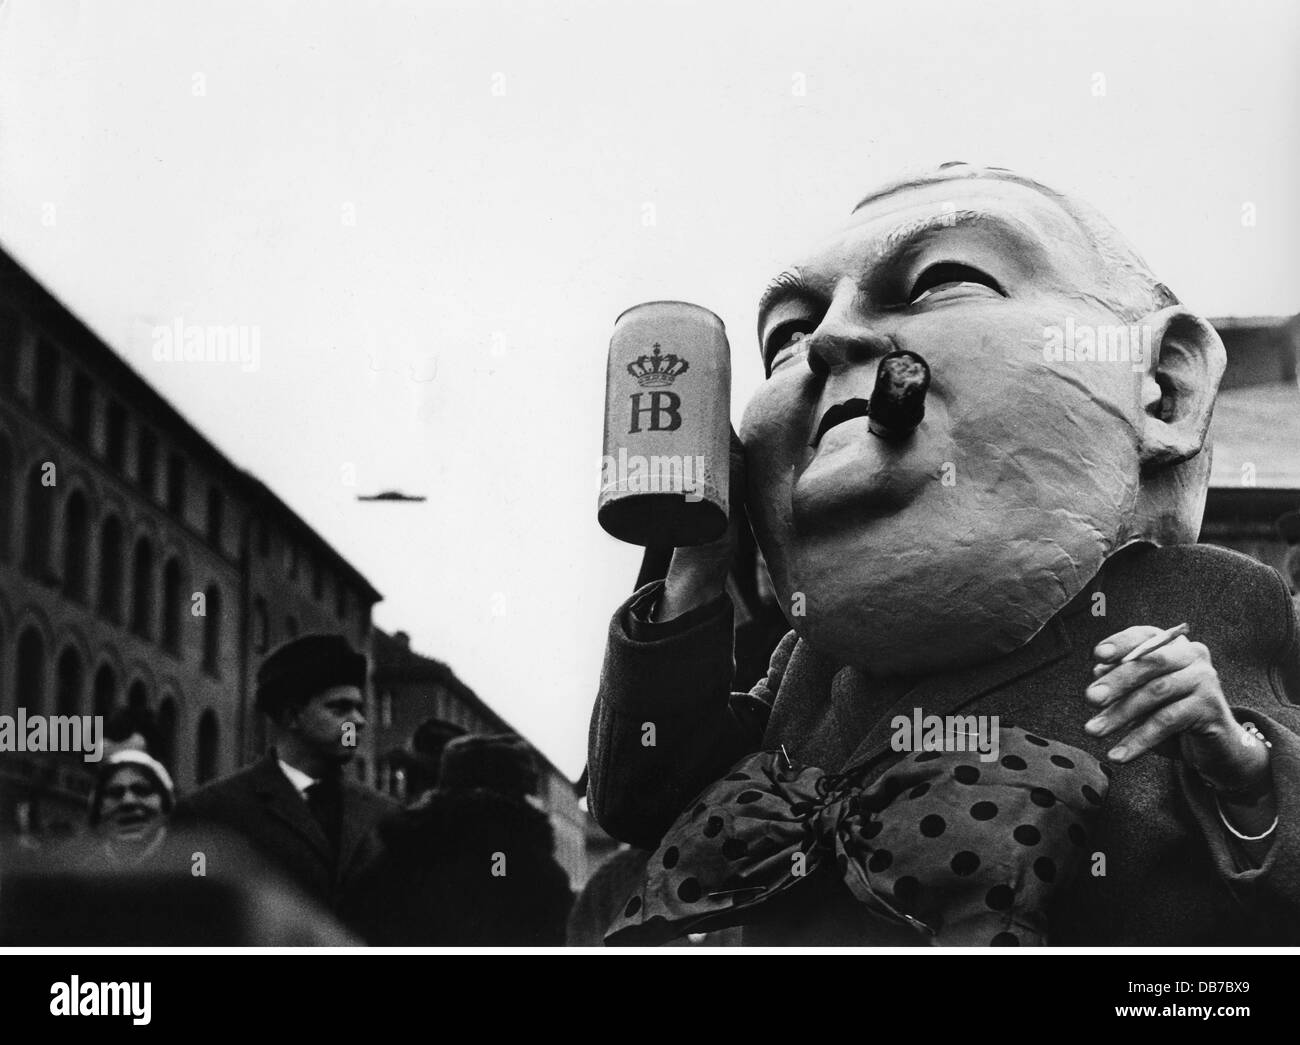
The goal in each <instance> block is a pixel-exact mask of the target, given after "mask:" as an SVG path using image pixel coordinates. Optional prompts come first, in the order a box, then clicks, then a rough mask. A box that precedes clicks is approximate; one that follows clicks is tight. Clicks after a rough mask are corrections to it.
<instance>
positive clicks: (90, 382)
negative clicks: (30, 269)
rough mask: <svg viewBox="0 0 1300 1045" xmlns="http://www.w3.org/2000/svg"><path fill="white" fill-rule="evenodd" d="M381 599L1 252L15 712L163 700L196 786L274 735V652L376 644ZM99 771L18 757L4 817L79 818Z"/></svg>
mask: <svg viewBox="0 0 1300 1045" xmlns="http://www.w3.org/2000/svg"><path fill="white" fill-rule="evenodd" d="M378 599H379V594H378V592H376V591H375V589H374V588H373V587H372V586H371V585H370V584H369V583H368V582H367V581H366V580H365V578H364V577H362V576H361V575H360V574H359V573H358V572H357V570H356V569H354V568H353V567H352V566H351V565H350V564H349V563H348V562H347V561H346V560H345V559H344V558H343V557H342V556H340V555H339V554H338V553H337V552H335V551H334V550H333V549H332V548H331V547H330V546H329V545H328V544H327V543H326V542H325V541H324V540H323V539H322V538H321V537H320V536H319V535H318V534H316V533H315V531H313V530H312V529H311V527H309V526H308V525H307V524H306V523H305V522H304V521H303V520H302V519H301V518H300V517H299V516H297V515H296V514H295V513H294V512H293V511H292V510H291V509H290V508H289V507H288V506H287V505H285V504H284V503H283V502H282V501H281V500H280V499H279V498H278V497H276V496H275V495H274V494H273V493H272V492H271V491H270V490H269V489H267V488H266V487H265V486H264V485H263V484H262V483H260V482H258V481H257V480H256V479H255V478H253V477H252V476H250V475H249V474H247V473H246V472H244V471H242V470H240V469H239V468H238V467H236V466H235V465H234V464H233V463H232V462H231V461H230V460H229V459H228V458H227V457H226V456H225V455H224V454H222V453H221V451H219V450H218V449H217V448H216V447H215V446H213V445H212V444H211V443H210V442H209V441H208V440H207V439H206V438H204V436H203V435H202V434H201V433H199V432H198V431H197V430H196V429H195V428H194V427H193V426H192V425H191V424H189V422H187V421H186V420H185V418H184V417H182V416H181V415H180V414H179V413H178V412H177V411H176V410H175V409H174V408H173V407H172V406H171V405H170V404H169V403H168V402H167V401H166V400H165V399H164V398H163V397H162V396H160V395H159V394H158V393H157V392H156V391H155V390H154V389H153V388H152V387H151V386H150V385H149V384H148V383H147V382H145V381H144V380H143V379H142V378H141V377H140V376H139V375H138V374H137V373H136V372H135V371H134V370H133V369H131V368H130V367H129V366H128V365H127V364H126V363H125V362H123V361H122V359H121V358H119V357H118V356H117V355H116V354H115V353H114V352H113V351H112V350H111V349H109V348H108V346H107V345H105V344H104V343H103V342H102V341H101V340H100V339H99V338H98V337H97V336H96V335H95V334H94V333H93V332H92V331H91V330H90V329H89V328H88V327H86V326H85V325H84V324H82V323H81V322H80V321H79V320H78V319H77V318H76V316H74V315H73V314H72V313H71V312H70V311H69V310H68V309H67V308H65V307H64V306H63V305H62V304H61V303H60V302H59V301H58V300H56V299H55V298H54V297H53V296H52V295H51V294H49V293H48V292H47V291H46V290H45V289H44V288H43V287H42V286H41V285H40V283H39V282H37V281H36V280H35V279H34V278H32V277H31V276H30V275H29V274H28V273H27V272H26V271H25V270H24V269H23V268H22V267H21V266H20V265H19V264H18V263H17V262H16V261H14V260H13V259H12V258H11V257H9V256H8V255H7V254H4V253H3V252H2V251H0V714H3V715H15V714H16V712H17V709H18V708H20V707H22V708H25V709H26V711H27V713H28V714H38V713H43V714H47V715H53V714H60V715H74V714H75V715H92V714H93V715H103V716H108V715H110V714H111V713H112V712H113V711H114V710H115V709H117V708H121V707H126V706H129V707H134V708H147V709H149V710H150V711H152V712H153V713H154V715H155V717H156V721H157V724H158V733H159V748H160V751H159V754H160V755H161V756H162V760H163V761H164V762H165V763H166V764H168V766H169V768H170V769H171V771H172V773H173V776H174V777H175V780H176V783H177V786H178V788H179V789H180V790H182V791H185V790H189V789H192V788H193V787H195V786H196V785H198V784H201V783H203V782H205V781H207V780H210V779H213V778H214V777H218V776H222V775H225V774H227V773H229V772H231V771H233V770H235V769H237V768H239V767H240V766H241V765H244V764H246V763H247V762H249V761H251V760H252V759H253V758H255V757H256V756H257V754H258V753H259V752H261V751H262V750H263V747H264V744H265V730H264V727H263V724H262V722H261V721H260V716H259V715H257V714H256V713H255V712H254V710H253V707H252V698H253V692H254V681H255V676H256V670H257V665H258V662H259V660H260V656H261V654H262V653H263V652H265V651H266V650H267V649H268V648H270V647H272V646H274V645H275V644H277V643H279V642H281V641H283V640H284V639H286V638H288V637H291V636H293V635H295V634H299V633H306V632H309V631H341V632H344V633H345V634H347V635H348V637H349V638H350V639H351V641H352V642H353V643H354V644H356V645H357V646H358V647H359V648H361V649H363V650H367V651H368V649H369V640H370V613H371V607H372V606H373V605H374V603H375V602H376V601H378ZM365 736H366V735H365V734H364V733H363V734H362V737H363V741H362V742H363V744H365V745H366V746H365V747H364V748H363V750H362V751H361V752H359V754H360V756H361V757H360V759H359V762H358V770H359V772H360V773H361V774H362V775H363V777H364V776H366V775H368V774H369V773H370V771H371V769H370V767H371V766H372V765H373V755H372V751H371V750H370V747H371V745H370V744H369V743H368V742H367V741H366V740H365V739H364V738H365ZM90 782H91V777H90V773H89V771H88V768H87V766H86V765H85V763H84V762H83V760H82V758H81V756H80V755H75V754H73V755H66V754H65V755H49V754H32V753H13V752H4V753H0V831H18V832H20V833H31V834H36V835H39V834H42V833H61V832H66V831H69V830H72V829H74V828H75V825H76V824H77V823H79V821H80V819H81V817H82V814H83V812H84V804H85V798H86V796H87V794H88V791H89V788H90Z"/></svg>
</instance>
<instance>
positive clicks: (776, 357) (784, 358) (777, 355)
mask: <svg viewBox="0 0 1300 1045" xmlns="http://www.w3.org/2000/svg"><path fill="white" fill-rule="evenodd" d="M815 329H817V322H816V320H813V319H792V320H790V321H789V322H786V323H782V324H781V325H780V326H778V327H777V328H776V329H775V330H773V331H772V333H771V336H770V337H768V339H767V369H768V372H769V373H770V372H771V371H773V370H775V369H776V368H777V367H778V366H781V365H782V364H784V363H786V362H788V361H789V360H791V359H793V358H795V357H796V356H800V355H803V354H804V352H806V351H807V347H806V346H804V345H802V342H803V341H804V340H805V339H806V338H807V337H808V335H809V334H811V333H812V332H813V331H814V330H815Z"/></svg>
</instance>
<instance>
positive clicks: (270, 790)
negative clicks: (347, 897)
mask: <svg viewBox="0 0 1300 1045" xmlns="http://www.w3.org/2000/svg"><path fill="white" fill-rule="evenodd" d="M252 779H253V790H254V791H255V792H256V793H257V796H258V798H259V799H261V801H262V803H263V805H264V806H265V807H266V811H267V812H268V813H269V814H270V815H271V816H273V817H275V818H276V819H278V820H280V821H282V822H283V823H285V824H287V825H288V826H289V827H291V828H292V829H293V830H294V831H296V832H297V833H298V834H300V835H301V836H302V837H303V838H304V839H305V840H306V841H308V842H309V843H311V845H312V847H313V848H314V849H316V850H317V852H318V853H319V855H320V856H321V857H322V859H325V860H329V859H330V847H329V840H328V839H327V838H326V837H325V832H324V831H322V830H321V826H320V824H318V823H317V822H316V818H315V817H314V816H312V815H311V810H310V809H308V808H307V802H306V801H305V800H304V799H303V797H302V795H300V794H299V793H298V789H297V788H296V787H294V786H293V784H292V783H290V782H289V778H288V777H287V776H285V775H284V771H283V770H282V769H281V768H280V763H279V760H278V758H277V756H276V751H275V748H271V749H270V750H269V751H267V753H266V754H265V755H264V756H263V757H262V760H261V761H260V762H258V763H257V765H255V766H254V767H253V774H252ZM346 820H347V817H346V816H345V817H344V821H345V822H346Z"/></svg>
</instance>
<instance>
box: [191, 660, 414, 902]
mask: <svg viewBox="0 0 1300 1045" xmlns="http://www.w3.org/2000/svg"><path fill="white" fill-rule="evenodd" d="M366 670H367V661H366V657H365V655H364V654H362V653H359V652H357V651H356V650H354V649H353V648H352V647H351V646H350V645H349V644H348V642H347V640H346V639H345V638H344V637H343V636H341V635H326V634H321V635H304V636H302V637H300V638H296V639H293V640H291V641H289V642H287V643H285V644H284V645H282V646H280V647H278V648H277V649H275V650H273V651H272V652H271V653H270V654H268V655H267V657H266V659H265V660H264V661H263V662H262V664H261V666H260V667H259V669H258V674H257V695H256V703H257V707H258V709H259V710H260V711H261V712H262V713H263V714H265V715H266V716H267V718H268V719H269V720H270V722H271V725H272V732H273V735H274V745H273V746H272V747H271V749H270V750H269V751H267V753H266V755H265V756H264V757H263V758H262V759H261V760H260V761H259V762H257V763H256V764H254V765H252V766H250V767H248V768H246V769H243V770H240V771H239V772H237V773H235V774H234V775H232V776H230V777H227V778H225V779H223V780H218V781H215V782H214V783H211V784H208V785H207V786H205V787H202V788H200V789H199V790H198V791H196V792H194V793H193V794H192V795H189V796H188V797H186V798H184V799H182V801H181V802H179V803H178V805H177V808H176V815H175V823H176V825H177V826H178V827H184V828H186V829H190V830H195V829H202V828H203V827H205V826H216V827H219V828H224V829H225V830H226V831H228V832H232V833H234V834H236V835H239V836H242V837H243V838H245V839H246V840H247V841H248V842H249V843H251V845H252V847H253V848H254V850H256V851H257V852H258V853H260V854H261V855H262V856H263V857H264V858H265V859H266V860H267V861H268V862H269V864H270V865H272V866H273V867H276V868H278V869H279V870H280V871H282V872H283V874H284V875H285V876H286V877H287V879H288V880H289V881H290V882H292V883H293V884H294V885H296V886H297V887H298V888H299V889H301V890H302V892H303V893H304V894H305V895H306V896H307V897H309V898H311V899H312V900H314V901H316V902H317V903H319V904H320V905H321V906H322V907H324V909H326V910H327V911H331V912H335V913H337V912H339V911H340V910H341V909H342V908H343V907H344V906H345V905H346V902H347V900H348V897H349V892H350V890H351V889H352V888H353V887H354V885H355V883H356V882H357V881H358V879H359V878H360V877H361V876H362V875H363V874H364V872H365V870H366V868H367V866H368V865H369V864H370V863H371V862H372V861H373V860H374V859H375V858H376V857H377V855H378V853H379V850H380V845H381V843H380V841H379V835H378V828H379V826H380V824H381V823H382V822H383V821H384V820H385V819H386V818H388V817H389V816H391V815H393V813H395V812H396V811H397V809H398V806H397V803H395V802H394V801H393V800H392V799H390V798H388V797H387V796H386V795H381V794H379V793H378V792H376V791H374V790H372V789H371V788H368V787H365V786H363V785H361V784H359V783H357V782H356V781H353V780H350V779H347V778H346V777H345V775H344V771H345V770H346V769H347V767H348V764H349V763H350V762H351V761H352V759H353V757H354V755H355V754H356V750H357V743H358V737H359V734H360V731H361V730H362V729H364V728H365V725H366V720H365V715H364V708H365V704H364V699H363V696H362V693H363V690H364V687H365V685H366ZM214 852H215V855H216V858H217V859H220V856H221V853H220V848H219V847H214Z"/></svg>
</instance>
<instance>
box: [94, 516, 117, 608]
mask: <svg viewBox="0 0 1300 1045" xmlns="http://www.w3.org/2000/svg"><path fill="white" fill-rule="evenodd" d="M98 608H99V612H100V614H101V615H102V616H103V617H105V618H106V619H108V620H110V621H112V622H113V623H114V624H120V623H121V622H122V524H121V523H120V522H118V521H117V516H115V515H110V516H109V517H108V518H107V519H105V520H104V526H103V528H102V529H101V530H100V531H99V603H98Z"/></svg>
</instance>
